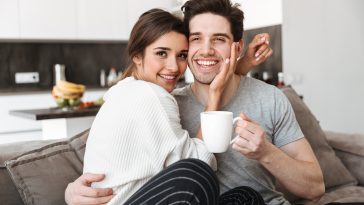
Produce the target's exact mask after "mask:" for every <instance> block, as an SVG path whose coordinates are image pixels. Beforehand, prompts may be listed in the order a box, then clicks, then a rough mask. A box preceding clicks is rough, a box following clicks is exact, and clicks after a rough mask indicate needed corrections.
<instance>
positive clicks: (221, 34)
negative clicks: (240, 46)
mask: <svg viewBox="0 0 364 205" xmlns="http://www.w3.org/2000/svg"><path fill="white" fill-rule="evenodd" d="M213 36H224V37H226V38H228V39H231V38H230V36H229V35H228V34H226V33H214V35H213Z"/></svg>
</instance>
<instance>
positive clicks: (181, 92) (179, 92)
mask: <svg viewBox="0 0 364 205" xmlns="http://www.w3.org/2000/svg"><path fill="white" fill-rule="evenodd" d="M188 87H189V85H186V86H184V87H180V88H176V89H174V90H173V91H172V93H171V94H172V95H173V96H174V97H184V96H187V95H188V92H189V91H188Z"/></svg>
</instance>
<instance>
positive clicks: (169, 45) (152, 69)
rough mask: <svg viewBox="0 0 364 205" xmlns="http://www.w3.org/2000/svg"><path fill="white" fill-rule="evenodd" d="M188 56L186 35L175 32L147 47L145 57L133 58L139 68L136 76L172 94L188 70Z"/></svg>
mask: <svg viewBox="0 0 364 205" xmlns="http://www.w3.org/2000/svg"><path fill="white" fill-rule="evenodd" d="M187 54H188V42H187V38H186V37H185V35H183V34H180V33H177V32H175V31H171V32H169V33H166V34H164V35H163V36H161V37H159V38H158V39H157V40H156V41H154V42H153V43H152V44H150V45H149V46H147V47H146V49H145V51H144V56H141V55H137V56H135V57H134V58H133V61H134V63H135V65H136V68H137V69H136V72H135V73H134V76H135V77H136V78H137V79H139V80H145V81H148V82H151V83H155V84H157V85H159V86H162V87H163V88H164V89H166V90H167V91H168V92H172V91H173V89H174V88H175V87H176V84H177V81H178V79H179V78H180V77H181V76H182V75H183V73H184V72H185V70H186V68H187Z"/></svg>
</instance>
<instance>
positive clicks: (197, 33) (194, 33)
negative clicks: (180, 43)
mask: <svg viewBox="0 0 364 205" xmlns="http://www.w3.org/2000/svg"><path fill="white" fill-rule="evenodd" d="M197 35H201V32H193V33H190V36H197Z"/></svg>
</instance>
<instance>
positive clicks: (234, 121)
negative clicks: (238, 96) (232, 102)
mask: <svg viewBox="0 0 364 205" xmlns="http://www.w3.org/2000/svg"><path fill="white" fill-rule="evenodd" d="M238 120H243V119H242V118H241V117H236V118H234V119H233V126H234V124H235V123H236V122H237V121H238ZM238 137H239V135H236V137H235V138H234V139H232V140H231V141H230V144H232V143H234V141H235V139H236V138H238Z"/></svg>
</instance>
